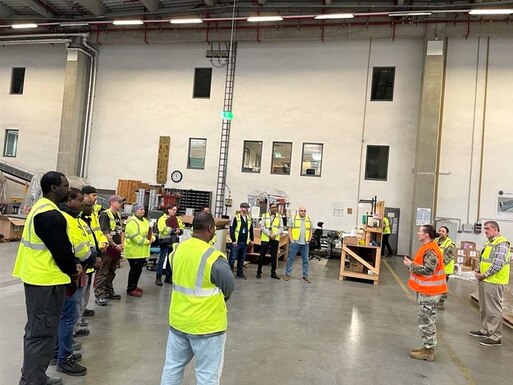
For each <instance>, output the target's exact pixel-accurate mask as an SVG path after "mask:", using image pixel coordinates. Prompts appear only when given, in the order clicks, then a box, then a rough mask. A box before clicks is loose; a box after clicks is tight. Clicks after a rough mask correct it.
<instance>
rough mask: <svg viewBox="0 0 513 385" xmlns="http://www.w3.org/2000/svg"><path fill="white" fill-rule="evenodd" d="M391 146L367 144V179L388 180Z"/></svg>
mask: <svg viewBox="0 0 513 385" xmlns="http://www.w3.org/2000/svg"><path fill="white" fill-rule="evenodd" d="M389 151H390V146H367V156H366V160H365V179H367V180H381V181H386V180H387V177H388V153H389Z"/></svg>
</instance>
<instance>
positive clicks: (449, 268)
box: [435, 237, 454, 275]
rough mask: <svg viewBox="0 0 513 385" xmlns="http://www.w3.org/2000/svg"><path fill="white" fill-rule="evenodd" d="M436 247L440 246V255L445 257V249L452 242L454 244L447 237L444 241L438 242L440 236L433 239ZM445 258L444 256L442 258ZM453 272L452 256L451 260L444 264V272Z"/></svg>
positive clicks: (447, 273)
mask: <svg viewBox="0 0 513 385" xmlns="http://www.w3.org/2000/svg"><path fill="white" fill-rule="evenodd" d="M435 241H436V243H437V245H438V247H439V248H440V250H441V251H442V255H443V256H444V257H445V250H446V249H447V248H448V247H449V246H450V245H451V244H453V245H454V242H453V241H452V239H451V238H449V237H447V238H445V241H443V242H441V243H440V238H436V239H435ZM444 259H445V258H444ZM453 273H454V256H453V258H452V259H451V261H450V262H449V263H448V264H447V265H445V274H446V275H451V274H453Z"/></svg>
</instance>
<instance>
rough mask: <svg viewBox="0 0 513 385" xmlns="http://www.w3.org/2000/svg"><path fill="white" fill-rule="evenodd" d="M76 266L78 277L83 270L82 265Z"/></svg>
mask: <svg viewBox="0 0 513 385" xmlns="http://www.w3.org/2000/svg"><path fill="white" fill-rule="evenodd" d="M76 266H77V274H79V275H80V274H82V271H83V270H84V269H83V268H82V265H81V264H80V263H77V264H76Z"/></svg>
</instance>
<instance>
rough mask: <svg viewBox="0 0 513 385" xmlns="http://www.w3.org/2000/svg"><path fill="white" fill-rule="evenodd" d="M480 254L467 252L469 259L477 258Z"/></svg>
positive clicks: (474, 251) (472, 251)
mask: <svg viewBox="0 0 513 385" xmlns="http://www.w3.org/2000/svg"><path fill="white" fill-rule="evenodd" d="M479 255H480V252H479V251H478V250H468V256H469V257H470V258H479Z"/></svg>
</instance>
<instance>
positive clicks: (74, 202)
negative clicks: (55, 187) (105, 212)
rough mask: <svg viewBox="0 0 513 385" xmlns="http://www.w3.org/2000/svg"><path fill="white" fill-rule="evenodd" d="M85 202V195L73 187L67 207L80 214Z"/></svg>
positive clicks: (70, 190)
mask: <svg viewBox="0 0 513 385" xmlns="http://www.w3.org/2000/svg"><path fill="white" fill-rule="evenodd" d="M83 201H84V194H82V191H81V190H79V189H78V188H75V187H72V188H70V189H69V195H68V201H67V202H66V206H68V207H69V208H70V209H71V210H73V211H76V212H80V211H81V210H82V202H83Z"/></svg>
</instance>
